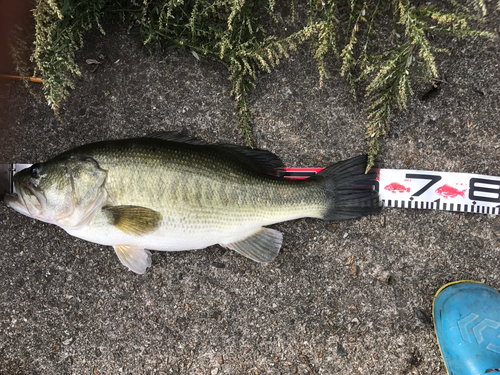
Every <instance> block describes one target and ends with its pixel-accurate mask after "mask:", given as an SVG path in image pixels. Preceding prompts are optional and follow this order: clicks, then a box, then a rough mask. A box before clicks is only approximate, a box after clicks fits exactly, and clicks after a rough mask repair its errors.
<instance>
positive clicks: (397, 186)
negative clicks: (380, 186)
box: [384, 182, 410, 194]
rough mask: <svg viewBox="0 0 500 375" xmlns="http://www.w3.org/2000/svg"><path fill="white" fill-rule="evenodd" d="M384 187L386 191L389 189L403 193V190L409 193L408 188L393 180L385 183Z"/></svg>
mask: <svg viewBox="0 0 500 375" xmlns="http://www.w3.org/2000/svg"><path fill="white" fill-rule="evenodd" d="M384 189H385V190H387V191H390V192H392V193H394V194H396V193H405V192H406V193H409V192H410V188H407V187H405V186H404V185H401V184H398V183H397V182H393V183H391V184H389V185H387V186H386V187H385V188H384Z"/></svg>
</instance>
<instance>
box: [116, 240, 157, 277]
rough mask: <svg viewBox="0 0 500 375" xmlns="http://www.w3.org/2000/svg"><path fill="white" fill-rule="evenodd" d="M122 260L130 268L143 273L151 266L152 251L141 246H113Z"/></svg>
mask: <svg viewBox="0 0 500 375" xmlns="http://www.w3.org/2000/svg"><path fill="white" fill-rule="evenodd" d="M113 247H114V248H115V251H116V255H118V259H120V262H122V264H123V265H124V266H125V267H127V268H128V269H129V270H131V271H134V272H135V273H138V274H140V275H142V274H143V273H144V272H146V268H148V267H149V266H151V253H150V252H149V250H146V249H144V248H142V247H139V246H132V245H115V246H113Z"/></svg>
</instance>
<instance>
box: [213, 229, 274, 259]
mask: <svg viewBox="0 0 500 375" xmlns="http://www.w3.org/2000/svg"><path fill="white" fill-rule="evenodd" d="M282 242H283V234H282V233H281V232H279V231H277V230H275V229H269V228H260V229H259V230H258V231H257V232H255V233H253V234H251V235H250V236H248V237H246V238H245V239H243V240H241V241H238V242H235V243H230V244H224V245H222V246H224V247H227V248H228V249H231V250H234V251H236V252H237V253H239V254H241V255H243V256H245V257H247V258H250V259H252V260H254V261H256V262H259V263H271V262H272V261H273V260H274V259H275V258H276V257H277V256H278V253H279V252H280V249H281V243H282Z"/></svg>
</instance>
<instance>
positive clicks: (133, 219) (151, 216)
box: [103, 206, 162, 236]
mask: <svg viewBox="0 0 500 375" xmlns="http://www.w3.org/2000/svg"><path fill="white" fill-rule="evenodd" d="M103 211H104V214H105V215H106V217H107V218H108V220H109V223H110V224H111V225H114V226H115V227H117V228H118V229H120V230H121V231H122V232H124V233H127V234H131V235H134V236H143V235H145V234H148V233H152V232H154V231H155V230H156V229H158V227H159V226H160V223H161V219H162V216H161V214H160V213H159V212H157V211H154V210H151V209H149V208H145V207H139V206H112V207H105V208H103Z"/></svg>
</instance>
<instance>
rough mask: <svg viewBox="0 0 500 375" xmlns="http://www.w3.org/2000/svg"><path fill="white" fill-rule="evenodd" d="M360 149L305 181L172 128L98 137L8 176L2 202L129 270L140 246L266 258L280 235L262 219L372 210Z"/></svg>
mask: <svg viewBox="0 0 500 375" xmlns="http://www.w3.org/2000/svg"><path fill="white" fill-rule="evenodd" d="M366 162H367V158H366V156H358V157H355V158H352V159H350V160H346V161H343V162H340V163H337V164H335V165H332V166H330V167H328V168H326V169H325V170H323V171H322V172H320V173H319V174H318V175H317V176H315V177H312V178H309V179H306V180H288V179H285V178H281V177H278V176H277V170H279V168H280V167H282V163H281V161H280V159H279V158H278V157H277V156H276V155H274V154H272V153H271V152H268V151H263V150H255V149H249V148H245V147H240V146H235V145H209V144H206V143H204V142H203V141H201V140H198V139H194V138H188V137H184V136H181V135H179V134H177V133H175V134H174V133H162V134H155V135H152V136H149V137H144V138H134V139H123V140H112V141H103V142H97V143H92V144H87V145H83V146H80V147H77V148H75V149H72V150H69V151H66V152H64V153H62V154H60V155H58V156H56V157H54V158H52V159H50V160H48V161H46V162H44V163H36V164H34V165H32V166H31V167H30V168H27V169H24V170H22V171H21V172H19V173H17V174H16V175H15V176H14V185H15V190H16V194H10V195H7V196H6V197H5V202H6V204H7V206H9V207H11V208H13V209H14V210H16V211H18V212H20V213H21V214H24V215H26V216H29V217H31V218H34V219H38V220H41V221H44V222H47V223H51V224H55V225H58V226H60V227H61V228H63V229H64V230H65V231H66V232H68V233H69V234H70V235H73V236H76V237H79V238H82V239H84V240H87V241H91V242H95V243H98V244H101V245H109V246H113V247H114V249H115V251H116V254H117V255H118V258H119V259H120V261H121V262H122V264H123V265H125V266H126V267H128V268H129V269H130V270H132V271H134V272H136V273H139V274H142V273H144V272H145V271H146V268H147V267H149V266H150V265H151V254H150V252H149V250H147V249H150V250H160V251H179V250H194V249H203V248H205V247H208V246H211V245H215V244H220V245H221V246H223V247H225V248H229V249H233V250H235V251H237V252H238V253H240V254H242V255H244V256H246V257H248V258H250V259H253V260H254V261H257V262H262V263H268V262H271V261H273V260H274V259H275V257H276V256H277V254H278V252H279V250H280V248H281V243H282V240H283V236H282V234H281V233H280V232H279V231H277V230H274V229H270V228H265V227H264V226H266V225H270V224H274V223H279V222H282V221H287V220H294V219H298V218H303V217H313V218H320V219H324V220H344V219H353V218H357V217H360V216H363V215H369V214H375V213H377V212H379V211H380V209H381V203H380V199H379V196H378V193H377V192H376V191H375V190H374V189H373V185H374V184H375V178H376V176H377V174H376V173H375V172H369V173H368V174H365V173H364V171H365V168H366Z"/></svg>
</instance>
